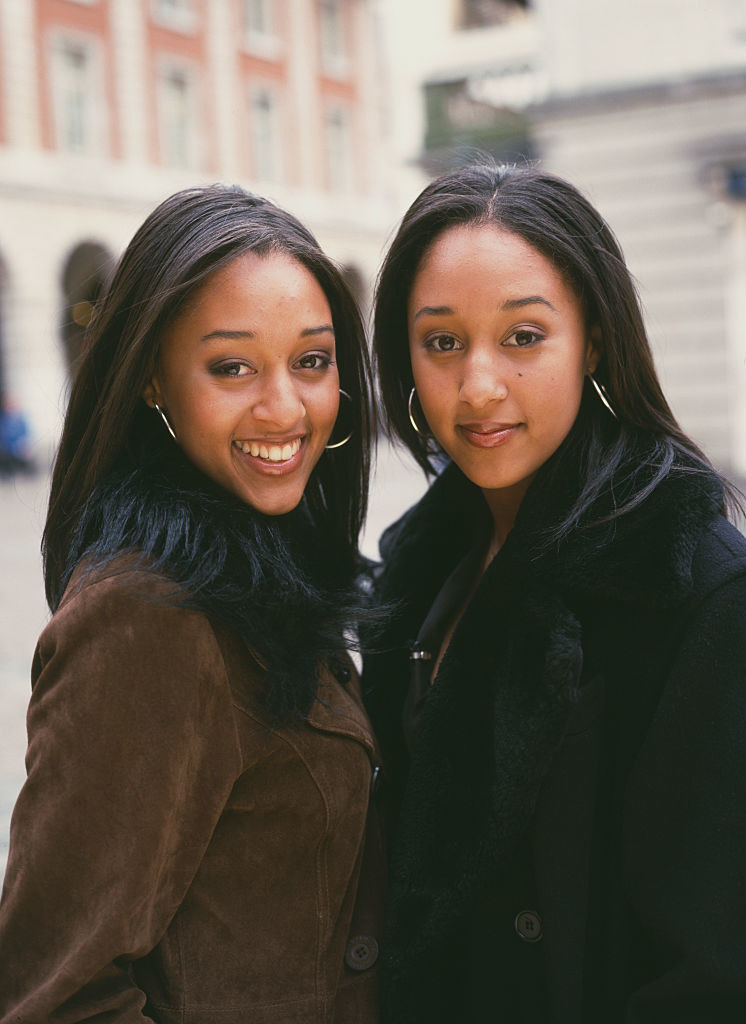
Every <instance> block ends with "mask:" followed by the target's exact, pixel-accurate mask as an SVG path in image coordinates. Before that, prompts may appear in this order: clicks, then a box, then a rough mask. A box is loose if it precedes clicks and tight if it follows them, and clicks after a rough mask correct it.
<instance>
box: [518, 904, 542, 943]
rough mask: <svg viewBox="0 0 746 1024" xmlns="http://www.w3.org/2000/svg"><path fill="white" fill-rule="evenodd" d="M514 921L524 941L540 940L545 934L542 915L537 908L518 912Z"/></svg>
mask: <svg viewBox="0 0 746 1024" xmlns="http://www.w3.org/2000/svg"><path fill="white" fill-rule="evenodd" d="M513 923H514V926H515V930H516V932H517V934H518V935H519V937H520V938H522V939H523V941H524V942H538V941H539V939H540V938H541V937H542V936H543V934H544V932H543V930H542V927H541V917H540V916H539V915H538V914H537V913H536V911H535V910H522V911H521V912H520V914H516V917H515V921H514V922H513Z"/></svg>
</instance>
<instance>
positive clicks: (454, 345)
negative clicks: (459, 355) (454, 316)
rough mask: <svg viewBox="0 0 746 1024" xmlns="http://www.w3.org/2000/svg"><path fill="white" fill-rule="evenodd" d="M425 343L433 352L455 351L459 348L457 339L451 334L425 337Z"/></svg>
mask: <svg viewBox="0 0 746 1024" xmlns="http://www.w3.org/2000/svg"><path fill="white" fill-rule="evenodd" d="M425 345H426V347H427V348H429V349H431V350H432V351H433V352H455V351H456V350H457V349H459V348H461V345H460V343H459V341H458V339H457V338H454V336H453V335H452V334H434V335H433V336H432V337H430V338H428V339H427V341H426V342H425Z"/></svg>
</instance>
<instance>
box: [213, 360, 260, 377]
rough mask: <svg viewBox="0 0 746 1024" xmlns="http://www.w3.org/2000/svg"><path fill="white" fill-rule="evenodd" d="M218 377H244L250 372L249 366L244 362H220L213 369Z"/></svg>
mask: <svg viewBox="0 0 746 1024" xmlns="http://www.w3.org/2000/svg"><path fill="white" fill-rule="evenodd" d="M212 372H213V373H214V374H217V375H218V376H219V377H245V376H246V375H247V374H249V373H251V367H250V366H247V365H246V363H238V362H231V363H221V364H220V366H216V367H215V368H214V369H213V371H212Z"/></svg>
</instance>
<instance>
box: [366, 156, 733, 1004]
mask: <svg viewBox="0 0 746 1024" xmlns="http://www.w3.org/2000/svg"><path fill="white" fill-rule="evenodd" d="M374 346H375V354H376V358H377V363H378V370H379V374H380V384H381V393H382V398H383V403H384V405H385V410H386V414H387V418H388V423H389V426H390V430H391V432H392V434H393V435H394V436H395V437H396V438H398V439H399V440H400V441H402V442H403V443H404V444H405V445H406V446H407V448H408V449H409V451H410V452H411V453H412V454H413V456H414V457H415V459H416V460H417V461H418V463H419V464H420V466H421V467H422V468H423V470H424V471H425V472H426V473H428V474H430V475H435V474H436V473H437V472H438V471H439V470H441V469H442V472H439V475H437V478H436V479H435V480H434V482H433V483H432V485H431V487H430V489H429V491H428V492H427V494H426V495H425V496H424V497H423V498H422V500H421V501H420V502H419V503H418V504H417V505H416V506H414V507H413V508H412V509H410V511H409V512H407V513H406V514H405V515H404V516H403V517H402V518H401V519H400V520H399V521H398V522H397V523H396V524H394V525H393V526H392V527H390V528H389V530H388V531H387V532H386V533H385V534H384V537H383V540H382V543H381V552H382V556H383V567H382V569H381V570H380V574H379V576H378V579H377V593H378V596H379V598H380V599H381V600H383V601H386V602H390V603H391V604H392V605H393V606H394V607H396V608H398V609H399V611H398V614H396V615H395V616H394V618H393V619H392V621H391V623H390V625H389V627H388V628H387V631H386V635H385V636H384V638H383V640H379V643H378V647H379V648H380V652H379V653H378V654H371V655H370V657H369V658H368V659H367V662H366V670H365V674H364V692H365V694H366V700H367V702H368V707H369V710H370V712H371V715H372V718H373V721H374V725H375V727H376V729H377V731H378V735H379V738H380V740H381V744H382V747H383V750H384V757H385V758H386V761H387V766H388V770H389V775H390V777H391V779H392V782H393V788H392V794H393V806H394V812H393V816H394V826H395V830H394V833H393V835H392V861H391V870H392V877H391V880H390V886H391V888H390V902H389V911H388V924H387V927H386V928H385V929H384V956H383V961H384V962H383V968H382V970H383V987H384V1012H383V1020H384V1021H385V1022H387V1024H393V1022H396V1024H405V1022H406V1024H414V1022H423V1024H424V1022H427V1024H436V1022H444V1024H445V1022H448V1024H451V1022H455V1021H458V1022H459V1024H464V1022H475V1024H482V1022H484V1021H486V1020H495V1021H498V1020H500V1021H502V1020H504V1021H511V1022H518V1021H520V1022H532V1024H534V1022H535V1024H539V1022H541V1024H546V1022H553V1024H579V1022H587V1024H600V1022H603V1024H615V1022H624V1024H642V1022H653V1021H655V1022H656V1024H662V1022H670V1024H674V1022H675V1024H683V1022H689V1024H694V1022H697V1024H711V1022H712V1021H716V1020H717V1021H742V1020H746V895H744V887H743V885H742V884H741V881H740V879H741V878H742V876H743V859H744V851H745V850H746V803H745V802H744V792H745V791H746V743H744V735H746V674H745V669H744V666H746V542H745V541H744V538H743V537H742V536H741V534H740V533H739V532H738V531H737V530H736V529H735V528H734V527H733V526H732V525H731V524H730V523H729V522H728V520H727V518H726V515H725V511H726V507H727V506H729V504H730V507H733V504H734V502H737V500H738V496H737V494H735V493H734V492H733V490H732V488H730V486H729V485H728V484H727V482H725V481H724V480H722V479H721V478H720V476H719V475H718V473H717V472H715V470H714V469H713V468H712V466H711V465H710V464H709V462H708V461H707V459H706V458H705V456H704V455H703V454H702V452H701V451H700V450H699V449H698V447H697V446H696V444H695V443H694V442H693V441H692V440H691V439H690V438H689V437H687V436H686V435H685V434H684V433H683V432H682V430H681V428H680V427H679V426H678V424H677V423H676V420H675V419H674V416H673V414H672V413H671V410H670V408H669V406H668V404H667V402H666V399H665V397H664V395H663V393H662V391H661V388H660V384H659V382H658V379H657V376H656V373H655V369H654V366H653V360H652V357H651V352H650V347H649V344H648V339H647V337H646V333H645V328H644V326H643V320H642V316H641V312H640V307H639V303H638V299H637V296H636V294H635V290H634V286H633V284H632V281H631V279H630V275H629V272H628V270H627V268H626V266H625V263H624V259H623V256H622V253H621V252H620V249H619V247H618V244H617V242H616V241H615V239H614V236H613V234H612V232H611V230H610V229H609V227H608V225H607V224H606V223H605V222H604V220H603V219H602V218H601V216H600V215H599V214H598V213H597V212H596V210H594V208H593V207H592V206H591V205H590V203H589V202H588V201H587V200H586V199H585V198H584V197H583V196H582V195H581V194H579V192H578V191H577V190H576V189H575V188H574V187H573V186H572V185H570V184H568V183H567V182H565V181H562V180H560V179H558V178H556V177H553V176H551V175H549V174H546V173H543V172H542V171H541V170H537V169H532V168H528V167H527V168H510V167H502V166H495V165H492V164H489V163H485V164H482V165H478V166H470V167H467V168H464V169H463V170H459V171H456V172H454V173H451V174H446V175H445V176H443V177H441V178H439V179H438V180H436V181H435V182H433V183H432V184H430V185H429V186H428V187H427V188H425V190H424V191H423V192H422V194H421V195H420V196H419V198H418V199H416V200H415V202H414V203H413V205H412V206H411V208H410V209H409V211H408V212H407V213H406V215H405V217H404V219H403V221H402V224H401V226H400V228H399V231H398V234H397V235H396V237H395V239H394V241H393V243H392V244H391V247H390V249H389V251H388V254H387V256H386V258H385V261H384V264H383V268H382V272H381V275H380V280H379V286H378V293H377V303H376V311H375V341H374ZM702 358H703V360H705V359H706V358H707V339H706V338H704V339H703V344H702ZM444 463H445V468H444V469H443V468H442V467H443V464H444Z"/></svg>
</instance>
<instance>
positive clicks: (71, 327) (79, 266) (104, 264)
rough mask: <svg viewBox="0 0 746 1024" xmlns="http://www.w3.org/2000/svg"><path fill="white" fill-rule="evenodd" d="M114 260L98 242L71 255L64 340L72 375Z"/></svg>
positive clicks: (65, 281) (65, 288) (86, 244)
mask: <svg viewBox="0 0 746 1024" xmlns="http://www.w3.org/2000/svg"><path fill="white" fill-rule="evenodd" d="M113 262H114V261H113V259H112V257H111V255H110V253H109V252H107V250H106V249H104V247H103V246H101V245H99V244H98V243H96V242H82V243H81V244H80V245H78V246H76V247H75V249H73V251H72V252H71V253H70V255H69V256H68V258H67V260H66V262H65V266H64V269H63V271H62V289H63V294H64V298H63V308H62V324H61V332H62V343H63V345H64V349H65V358H66V362H67V368H68V372H69V373H70V376H71V377H72V376H74V374H75V370H76V367H77V365H78V360H79V359H80V353H81V348H82V345H83V335H84V334H85V329H86V327H87V326H88V323H89V321H90V319H91V316H92V315H93V308H94V306H95V304H96V301H97V299H98V297H99V295H100V293H101V289H102V287H103V285H104V284H105V282H106V280H107V279H108V276H109V273H110V271H111V269H112V266H113Z"/></svg>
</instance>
